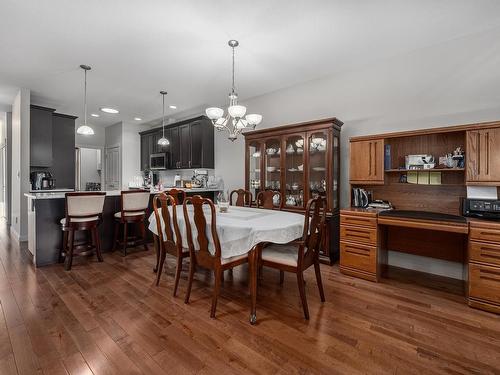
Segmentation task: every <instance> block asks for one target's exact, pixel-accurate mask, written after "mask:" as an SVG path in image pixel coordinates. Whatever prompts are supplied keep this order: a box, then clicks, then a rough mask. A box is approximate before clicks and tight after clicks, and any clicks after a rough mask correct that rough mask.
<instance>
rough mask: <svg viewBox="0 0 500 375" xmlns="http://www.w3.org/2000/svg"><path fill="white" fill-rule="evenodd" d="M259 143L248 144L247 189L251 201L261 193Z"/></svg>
mask: <svg viewBox="0 0 500 375" xmlns="http://www.w3.org/2000/svg"><path fill="white" fill-rule="evenodd" d="M260 145H261V144H260V142H250V143H249V144H248V155H249V158H248V187H249V189H250V192H251V193H252V196H253V199H255V197H256V196H257V194H258V193H259V191H261V186H260V184H261V180H262V178H261V177H262V172H261V170H260V167H261V160H262V155H261V152H262V151H261V147H260Z"/></svg>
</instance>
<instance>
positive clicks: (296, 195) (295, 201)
mask: <svg viewBox="0 0 500 375" xmlns="http://www.w3.org/2000/svg"><path fill="white" fill-rule="evenodd" d="M284 157H285V170H284V175H285V186H284V189H283V190H284V197H283V199H284V202H283V203H284V206H285V207H297V208H303V207H304V136H303V135H302V134H296V135H289V136H287V137H285V143H284Z"/></svg>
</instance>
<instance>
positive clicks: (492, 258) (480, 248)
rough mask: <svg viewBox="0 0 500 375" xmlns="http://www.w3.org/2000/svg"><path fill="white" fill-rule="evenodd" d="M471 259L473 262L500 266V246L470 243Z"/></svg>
mask: <svg viewBox="0 0 500 375" xmlns="http://www.w3.org/2000/svg"><path fill="white" fill-rule="evenodd" d="M469 259H470V260H471V261H476V262H483V263H491V264H494V265H499V266H500V244H499V245H494V244H489V243H485V242H475V241H470V242H469Z"/></svg>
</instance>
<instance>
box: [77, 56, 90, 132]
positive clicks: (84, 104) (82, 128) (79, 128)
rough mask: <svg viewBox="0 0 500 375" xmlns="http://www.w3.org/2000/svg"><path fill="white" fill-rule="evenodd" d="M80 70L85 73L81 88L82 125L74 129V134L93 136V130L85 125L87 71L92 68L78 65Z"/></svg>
mask: <svg viewBox="0 0 500 375" xmlns="http://www.w3.org/2000/svg"><path fill="white" fill-rule="evenodd" d="M80 68H82V69H83V71H84V72H85V79H84V88H83V124H82V125H80V126H79V127H78V129H76V132H77V133H78V134H82V135H94V129H92V128H91V127H90V126H88V125H87V71H88V70H90V69H92V68H91V67H90V66H88V65H80Z"/></svg>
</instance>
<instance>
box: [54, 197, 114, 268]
mask: <svg viewBox="0 0 500 375" xmlns="http://www.w3.org/2000/svg"><path fill="white" fill-rule="evenodd" d="M105 197H106V193H104V192H94V193H66V202H65V211H66V217H64V218H62V219H61V221H60V223H61V229H62V232H63V242H62V246H61V250H60V252H59V262H62V260H63V259H64V269H65V270H66V271H69V270H71V266H72V264H73V255H75V253H74V252H75V250H81V249H82V250H83V251H80V252H79V254H81V253H83V252H88V251H91V250H95V252H96V255H97V260H98V261H99V262H102V261H103V259H102V255H101V244H100V240H99V233H97V226H98V225H99V222H100V219H101V215H102V209H103V207H104V199H105ZM78 231H87V233H88V232H90V237H91V241H90V243H88V242H84V243H78V244H75V234H76V232H78Z"/></svg>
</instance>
